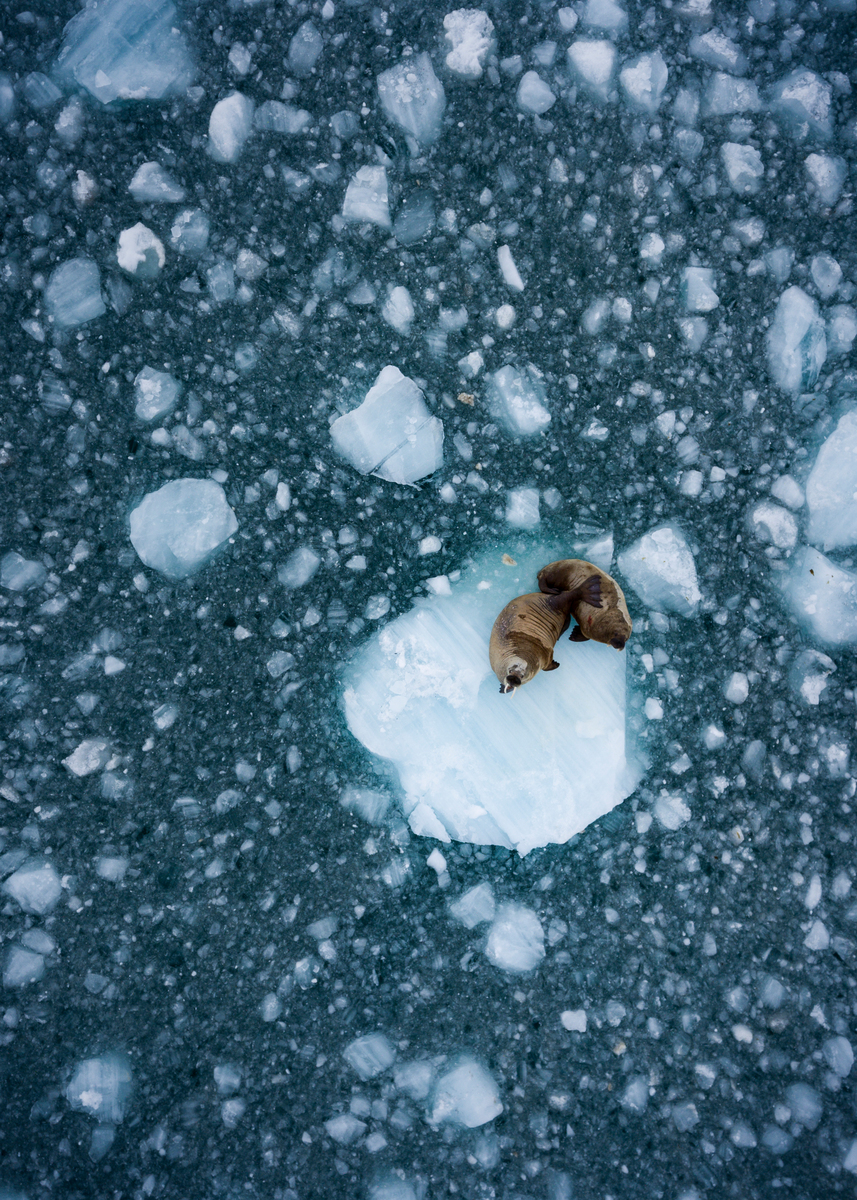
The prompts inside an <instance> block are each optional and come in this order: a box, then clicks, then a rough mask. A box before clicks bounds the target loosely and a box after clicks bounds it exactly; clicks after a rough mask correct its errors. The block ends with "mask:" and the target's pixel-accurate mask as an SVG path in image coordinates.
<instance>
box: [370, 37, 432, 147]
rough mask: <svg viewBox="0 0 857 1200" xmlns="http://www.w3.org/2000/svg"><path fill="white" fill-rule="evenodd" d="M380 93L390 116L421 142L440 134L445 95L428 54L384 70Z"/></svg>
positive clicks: (382, 103)
mask: <svg viewBox="0 0 857 1200" xmlns="http://www.w3.org/2000/svg"><path fill="white" fill-rule="evenodd" d="M378 97H379V99H380V101H381V107H382V108H383V110H384V112H385V114H386V116H387V118H388V119H389V120H391V121H393V122H394V123H395V124H396V125H398V126H399V127H400V128H401V129H403V130H404V131H405V133H409V134H410V135H411V137H413V138H415V139H416V141H417V142H419V143H420V144H421V145H423V146H430V145H431V144H432V143H433V142H436V141H437V139H438V138H439V137H440V130H441V121H442V119H443V112H444V109H445V108H446V95H445V93H444V90H443V84H442V83H441V82H440V80H439V79H438V77H437V76H436V75H435V73H434V67H433V66H432V62H431V59H430V58H429V56H428V54H425V53H424V54H417V55H416V56H415V57H413V58H409V59H406V60H405V61H404V62H400V63H398V64H397V65H396V66H395V67H390V69H389V70H387V71H382V72H381V74H380V75H379V76H378Z"/></svg>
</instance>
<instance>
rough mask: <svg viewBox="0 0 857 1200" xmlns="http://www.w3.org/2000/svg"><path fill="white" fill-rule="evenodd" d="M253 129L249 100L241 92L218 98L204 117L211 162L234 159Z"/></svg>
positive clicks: (227, 161)
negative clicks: (207, 115)
mask: <svg viewBox="0 0 857 1200" xmlns="http://www.w3.org/2000/svg"><path fill="white" fill-rule="evenodd" d="M252 132H253V101H252V100H251V99H250V98H249V96H245V95H243V94H242V93H241V92H232V93H230V95H228V96H224V98H223V99H222V100H218V102H217V103H216V104H215V106H214V108H213V109H212V110H211V116H210V117H209V119H208V149H209V153H210V154H211V157H212V158H213V159H214V160H215V162H222V163H231V162H235V160H236V159H237V158H238V156H239V154H240V153H241V151H242V150H243V148H244V143H245V142H246V141H247V139H248V137H249V136H250V134H251V133H252Z"/></svg>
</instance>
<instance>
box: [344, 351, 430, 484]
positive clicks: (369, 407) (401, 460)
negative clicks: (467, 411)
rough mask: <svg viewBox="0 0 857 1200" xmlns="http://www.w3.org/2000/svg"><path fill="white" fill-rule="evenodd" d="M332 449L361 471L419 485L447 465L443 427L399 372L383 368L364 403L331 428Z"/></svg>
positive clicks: (393, 480)
mask: <svg viewBox="0 0 857 1200" xmlns="http://www.w3.org/2000/svg"><path fill="white" fill-rule="evenodd" d="M330 436H331V439H332V441H333V445H334V449H335V450H336V452H337V453H338V454H340V455H341V456H342V457H343V458H344V459H346V460H347V461H348V462H350V463H351V465H352V466H353V467H354V468H355V469H356V470H358V471H359V472H360V474H361V475H370V474H372V475H378V476H379V477H380V478H381V479H387V480H389V481H390V482H391V483H416V481H417V480H418V479H423V478H424V477H425V476H426V475H432V474H433V473H434V472H435V471H436V470H437V469H438V468H439V467H440V466H441V465H442V463H443V422H442V421H441V420H440V419H439V418H438V417H433V416H432V415H431V413H430V412H429V410H428V408H427V406H426V403H425V400H424V399H423V393H422V391H421V390H420V389H419V388H418V387H417V385H416V384H415V383H414V381H413V380H412V379H409V378H408V377H407V376H405V375H403V374H402V372H401V371H400V370H399V369H398V367H393V366H388V367H384V369H383V370H382V371H381V373H380V375H379V376H378V378H377V379H376V380H375V383H374V384H373V386H372V387H371V388H370V389H369V391H368V392H367V393H366V398H365V399H364V401H363V403H362V404H360V405H359V406H358V407H357V408H354V409H352V410H351V412H348V413H345V414H344V416H341V417H338V418H337V419H336V420H335V421H334V422H333V424H332V425H331V427H330Z"/></svg>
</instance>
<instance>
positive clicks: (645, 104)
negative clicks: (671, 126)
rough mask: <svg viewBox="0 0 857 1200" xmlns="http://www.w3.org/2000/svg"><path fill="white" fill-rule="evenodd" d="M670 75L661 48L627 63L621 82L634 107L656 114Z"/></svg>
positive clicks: (620, 73)
mask: <svg viewBox="0 0 857 1200" xmlns="http://www.w3.org/2000/svg"><path fill="white" fill-rule="evenodd" d="M668 76H669V72H668V71H667V64H666V63H665V62H664V58H663V55H662V54H661V52H660V50H655V51H654V52H653V53H652V54H641V55H639V56H638V57H637V58H634V59H632V60H631V61H630V62H629V63H626V64H625V66H624V67H623V68H622V70H621V71H620V72H619V82H620V84H621V85H622V87H623V89H624V91H625V95H626V96H627V97H628V101H629V103H630V105H631V107H632V108H635V109H639V110H640V111H641V112H645V113H650V114H654V113H656V112H657V111H658V109H659V108H660V106H661V101H662V100H663V98H664V89H665V88H666V86H667V78H668Z"/></svg>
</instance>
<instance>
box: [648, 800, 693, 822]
mask: <svg viewBox="0 0 857 1200" xmlns="http://www.w3.org/2000/svg"><path fill="white" fill-rule="evenodd" d="M653 812H654V814H655V817H656V818H657V819H658V821H659V822H660V823H661V825H663V827H664V829H681V827H682V825H686V824H687V822H688V821H689V820H690V809H689V808H688V805H687V801H686V800H685V799H684V798H683V797H682V796H676V795H671V794H670V793H669V792H666V791H662V792H661V794H660V795H659V796H658V798H657V800H656V801H655V806H654V809H653Z"/></svg>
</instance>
